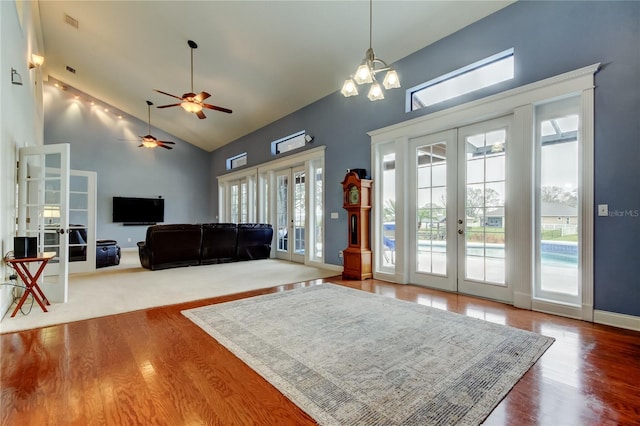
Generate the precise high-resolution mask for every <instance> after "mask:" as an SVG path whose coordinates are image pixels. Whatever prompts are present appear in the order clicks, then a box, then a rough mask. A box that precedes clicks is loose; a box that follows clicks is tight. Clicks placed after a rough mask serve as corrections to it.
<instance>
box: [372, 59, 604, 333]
mask: <svg viewBox="0 0 640 426" xmlns="http://www.w3.org/2000/svg"><path fill="white" fill-rule="evenodd" d="M599 68H600V64H599V63H596V64H593V65H589V66H586V67H583V68H580V69H577V70H574V71H570V72H567V73H564V74H560V75H557V76H555V77H551V78H548V79H545V80H541V81H537V82H534V83H531V84H527V85H525V86H521V87H518V88H515V89H511V90H508V91H505V92H502V93H499V94H496V95H492V96H488V97H486V98H482V99H478V100H476V101H473V102H469V103H466V104H462V105H459V106H456V107H453V108H449V109H446V110H441V111H437V112H434V113H432V114H428V115H425V116H421V117H417V118H414V119H411V120H407V121H405V122H402V123H398V124H395V125H392V126H388V127H385V128H382V129H378V130H374V131H371V132H369V135H370V136H371V144H372V150H371V156H372V158H371V162H372V171H373V179H374V180H375V179H376V173H377V172H379V171H380V167H379V161H380V159H381V157H380V154H379V152H378V147H385V148H387V147H389V146H393V147H394V149H395V152H396V170H397V171H398V173H403V174H405V176H404V177H403V176H397V177H396V196H397V199H396V203H397V206H400V207H401V208H403V207H402V206H404V204H403V203H404V200H403V197H404V195H403V194H402V191H403V190H404V188H405V187H406V186H404V185H405V184H406V181H407V178H406V167H404V166H405V165H406V164H407V162H406V158H407V157H408V140H409V139H410V138H412V137H416V136H421V135H426V134H432V133H437V132H440V131H444V130H447V129H451V128H456V127H461V126H464V125H467V124H471V123H474V122H478V121H484V120H489V119H492V118H497V117H501V116H505V115H510V114H513V117H514V121H513V132H512V143H511V146H510V149H511V151H510V155H513V156H514V157H515V158H516V160H515V161H511V162H510V165H509V166H508V169H507V174H508V175H513V174H518V175H520V176H521V177H522V179H516V182H514V185H513V188H512V192H513V194H514V196H513V197H512V199H511V200H510V201H509V203H510V214H509V217H510V219H509V220H510V221H513V223H507V224H506V225H507V227H508V228H509V229H510V232H509V235H508V241H507V244H508V245H509V246H510V247H512V248H513V249H512V250H511V249H510V256H513V258H512V259H511V258H510V259H509V261H508V262H507V264H508V265H509V266H508V268H507V271H506V275H507V280H508V281H509V282H511V283H512V284H513V286H512V300H513V305H514V306H516V307H520V308H525V309H532V308H533V309H538V310H544V311H546V312H551V313H556V314H559V315H565V316H570V317H574V318H580V319H584V320H587V321H593V209H594V204H593V137H594V131H593V125H594V105H593V101H594V87H595V78H594V75H595V73H596V72H597V71H598V70H599ZM573 95H580V96H581V101H582V114H581V118H582V121H581V123H580V130H579V131H580V134H581V135H582V144H583V145H582V148H583V149H582V152H581V154H580V155H581V163H582V165H583V167H582V171H581V174H582V175H581V183H582V194H583V197H582V200H581V205H580V208H581V209H580V212H581V213H580V214H581V221H582V228H583V231H584V232H583V235H582V244H581V262H582V263H581V265H582V268H581V282H582V301H581V304H580V305H576V306H567V305H564V304H554V303H546V302H545V301H541V300H534V298H533V295H532V283H533V275H534V271H533V265H532V261H531V259H532V244H528V242H531V238H532V232H533V227H532V224H533V220H534V217H533V215H534V212H533V205H532V199H533V197H532V191H533V189H532V186H533V182H532V179H533V165H532V164H531V163H532V161H531V159H532V158H533V153H534V135H533V130H532V129H533V113H534V106H535V105H536V104H537V103H540V102H545V101H549V100H552V99H559V98H562V97H566V96H573ZM401 171H403V172H401ZM374 191H376V192H374V194H373V196H374V200H375V199H381V198H380V195H381V194H380V193H379V192H378V191H380V187H379V186H376V187H375V188H374ZM396 210H397V211H396V239H397V241H396V243H398V242H399V239H400V238H403V239H404V241H403V242H402V243H400V244H396V265H395V268H394V269H391V270H390V269H389V268H388V267H387V268H386V270H385V269H382V268H379V267H378V265H377V263H376V262H374V278H378V279H383V280H389V281H392V282H397V283H407V282H408V274H407V270H406V267H405V266H403V264H401V262H403V261H402V259H404V256H406V253H408V251H409V249H410V247H409V243H408V238H407V230H406V225H405V223H406V221H407V220H408V214H407V212H406V211H404V210H402V211H398V208H396ZM382 217H383V206H382V205H380V204H379V203H374V206H373V220H372V237H373V238H372V241H373V244H374V245H373V250H374V252H379V251H381V250H383V247H382V246H381V244H380V242H381V241H382V240H381V238H380V236H379V235H380V234H381V232H382V229H383V228H382V225H383V224H382ZM512 239H513V240H514V241H516V243H515V244H512V243H510V241H511V240H512ZM523 242H524V243H523ZM403 263H404V262H403Z"/></svg>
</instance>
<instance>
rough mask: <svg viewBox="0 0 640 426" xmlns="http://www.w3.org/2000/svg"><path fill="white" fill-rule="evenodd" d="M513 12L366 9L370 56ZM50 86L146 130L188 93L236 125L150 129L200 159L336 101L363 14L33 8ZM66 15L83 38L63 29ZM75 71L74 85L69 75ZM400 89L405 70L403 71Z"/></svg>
mask: <svg viewBox="0 0 640 426" xmlns="http://www.w3.org/2000/svg"><path fill="white" fill-rule="evenodd" d="M510 3H512V1H511V0H508V1H494V0H490V1H478V0H476V1H453V0H449V1H400V0H394V1H386V0H376V1H374V2H373V48H374V50H375V52H376V55H377V56H378V57H380V58H382V59H384V60H385V61H386V62H387V63H393V62H395V61H397V60H399V59H401V58H403V57H405V56H407V55H409V54H411V53H413V52H415V51H417V50H419V49H420V48H422V47H424V46H427V45H429V44H431V43H433V42H435V41H437V40H439V39H441V38H443V37H445V36H447V35H448V34H451V33H453V32H455V31H457V30H459V29H460V28H463V27H465V26H467V25H469V24H470V23H472V22H474V21H476V20H479V19H481V18H483V17H485V16H487V15H489V14H491V13H493V12H495V11H497V10H499V9H501V8H503V7H505V6H507V5H508V4H510ZM39 5H40V19H41V24H42V39H43V42H44V52H41V53H42V54H43V55H44V56H45V58H46V60H45V64H44V66H43V72H44V73H45V75H48V76H51V77H53V78H54V79H56V80H60V81H62V82H64V83H66V84H68V85H70V86H73V87H75V88H77V89H79V90H81V91H83V92H85V93H87V94H89V95H91V96H93V97H95V98H97V99H100V100H101V101H103V102H106V103H108V104H110V105H112V106H114V107H116V108H118V109H120V110H122V111H123V112H126V113H128V114H130V115H133V116H135V117H137V118H139V119H140V120H143V121H145V122H146V121H147V105H146V102H145V101H146V100H150V101H151V102H153V103H154V104H155V105H156V106H157V105H165V104H171V103H176V102H177V100H176V99H173V98H170V97H168V96H165V95H162V94H159V93H156V92H154V91H153V89H159V90H162V91H164V92H168V93H172V94H174V95H177V96H181V95H182V94H183V93H186V92H189V91H190V85H191V81H190V69H191V68H190V49H189V47H188V45H187V40H193V41H195V42H196V43H197V44H198V49H195V50H194V59H193V61H194V64H193V67H194V77H193V79H194V82H193V85H194V91H195V92H196V93H198V92H200V91H206V92H209V93H210V94H211V95H212V96H211V97H210V98H209V99H207V101H206V102H207V103H210V104H213V105H218V106H222V107H226V108H230V109H232V110H233V113H232V114H225V113H222V112H218V111H212V110H204V112H205V114H206V115H207V118H206V119H204V120H199V119H198V118H197V117H196V116H195V115H193V114H189V113H187V112H185V111H184V110H182V109H181V108H180V107H175V108H166V109H154V111H153V112H152V124H153V125H154V126H155V127H157V128H160V129H162V130H164V131H165V132H167V133H169V134H171V135H174V136H176V137H178V138H181V139H183V140H185V141H187V142H189V143H191V144H193V145H195V146H198V147H200V148H202V149H204V150H206V151H213V150H214V149H216V148H218V147H220V146H222V145H225V144H227V143H229V142H231V141H233V140H235V139H237V138H239V137H241V136H244V135H246V134H248V133H251V132H253V131H255V130H257V129H259V128H261V127H263V126H265V125H267V124H269V123H271V122H273V121H275V120H277V119H279V118H281V117H284V116H286V115H288V114H290V113H292V112H294V111H296V110H298V109H300V108H302V107H304V106H306V105H308V104H310V103H313V102H314V101H316V100H318V99H321V98H323V97H325V96H327V95H329V94H331V93H332V92H335V91H337V90H339V89H340V88H341V86H342V83H343V81H344V79H345V78H346V77H348V76H349V74H351V73H353V71H354V70H355V68H356V67H357V66H358V65H359V63H360V61H361V60H362V58H363V57H364V53H365V51H366V49H367V48H368V47H369V2H368V1H363V0H356V1H50V0H40V1H39ZM65 14H66V15H69V16H71V17H73V18H75V19H76V20H77V21H78V22H79V25H78V29H75V28H73V27H71V26H69V25H68V24H67V23H65V22H64V17H65ZM66 66H70V67H72V68H74V69H75V70H76V73H75V74H72V73H70V72H69V71H66V69H65V67H66ZM398 73H399V74H400V78H401V79H402V69H398Z"/></svg>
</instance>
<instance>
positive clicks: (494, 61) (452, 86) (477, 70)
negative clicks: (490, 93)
mask: <svg viewBox="0 0 640 426" xmlns="http://www.w3.org/2000/svg"><path fill="white" fill-rule="evenodd" d="M513 76H514V62H513V49H508V50H505V51H504V52H500V53H498V54H496V55H493V56H489V57H488V58H485V59H482V60H480V61H478V62H474V63H473V64H470V65H467V66H466V67H462V68H459V69H457V70H455V71H452V72H450V73H448V74H445V75H442V76H440V77H437V78H434V79H433V80H430V81H427V82H426V83H423V84H420V85H418V86H415V87H412V88H411V89H408V90H407V105H406V111H407V112H409V111H415V110H417V109H420V108H424V107H427V106H430V105H434V104H437V103H438V102H443V101H446V100H449V99H453V98H455V97H457V96H462V95H464V94H466V93H470V92H473V91H475V90H479V89H482V88H485V87H489V86H491V85H494V84H497V83H500V82H503V81H506V80H510V79H512V78H513Z"/></svg>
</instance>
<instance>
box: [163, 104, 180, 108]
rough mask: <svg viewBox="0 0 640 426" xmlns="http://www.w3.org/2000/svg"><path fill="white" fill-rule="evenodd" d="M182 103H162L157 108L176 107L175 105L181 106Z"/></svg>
mask: <svg viewBox="0 0 640 426" xmlns="http://www.w3.org/2000/svg"><path fill="white" fill-rule="evenodd" d="M179 105H180V104H169V105H160V106H159V107H157V108H169V107H174V106H179Z"/></svg>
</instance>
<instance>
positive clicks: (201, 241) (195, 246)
mask: <svg viewBox="0 0 640 426" xmlns="http://www.w3.org/2000/svg"><path fill="white" fill-rule="evenodd" d="M272 239H273V228H272V226H271V225H269V224H263V223H241V224H235V223H205V224H172V225H153V226H150V227H149V228H147V235H146V239H145V241H140V242H138V254H139V256H140V263H141V264H142V266H143V267H144V268H147V269H151V270H154V271H155V270H159V269H168V268H176V267H182V266H195V265H209V264H213V263H225V262H235V261H240V260H252V259H266V258H268V257H269V255H270V253H271V240H272Z"/></svg>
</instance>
